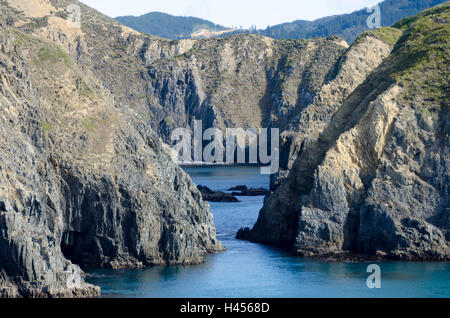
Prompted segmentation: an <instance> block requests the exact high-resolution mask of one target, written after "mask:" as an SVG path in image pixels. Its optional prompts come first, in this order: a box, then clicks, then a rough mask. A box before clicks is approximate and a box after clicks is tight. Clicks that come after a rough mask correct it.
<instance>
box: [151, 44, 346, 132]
mask: <svg viewBox="0 0 450 318" xmlns="http://www.w3.org/2000/svg"><path fill="white" fill-rule="evenodd" d="M345 48H346V44H345V42H344V43H341V41H340V40H339V39H334V38H332V39H328V40H325V39H319V40H311V41H275V40H272V39H269V38H264V37H260V36H254V35H241V36H232V37H228V38H225V39H211V40H204V41H198V42H195V44H194V45H193V46H192V48H191V49H190V50H189V51H187V52H186V53H185V54H183V55H180V56H177V57H175V58H172V59H166V60H164V61H158V62H157V63H151V64H148V67H149V75H150V77H151V82H152V89H153V94H154V95H155V96H157V97H158V104H157V105H158V107H159V108H160V109H165V110H170V111H169V112H168V113H167V118H166V119H167V120H169V122H171V123H172V125H174V126H176V127H186V126H187V127H189V126H190V125H191V121H192V119H193V118H197V119H202V120H203V121H204V123H205V126H206V127H212V126H215V127H219V128H225V127H243V128H248V127H269V126H273V127H280V128H281V129H283V128H284V127H285V126H286V125H287V123H288V122H289V121H290V120H291V119H292V118H293V117H295V116H296V115H297V114H298V112H299V111H300V110H301V109H302V108H303V107H305V106H306V105H308V104H309V103H310V102H311V99H312V98H313V96H315V94H316V93H317V91H318V90H319V88H320V87H321V86H322V85H323V83H324V82H325V81H326V79H327V76H328V75H329V72H331V71H332V69H333V66H334V65H335V63H336V61H337V60H338V58H339V56H340V55H341V54H342V53H343V52H344V50H345ZM162 134H163V135H164V133H162Z"/></svg>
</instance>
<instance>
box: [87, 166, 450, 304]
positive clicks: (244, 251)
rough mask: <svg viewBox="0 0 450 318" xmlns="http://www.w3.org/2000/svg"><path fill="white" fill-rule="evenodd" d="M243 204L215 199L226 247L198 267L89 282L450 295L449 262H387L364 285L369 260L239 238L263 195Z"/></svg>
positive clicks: (139, 288)
mask: <svg viewBox="0 0 450 318" xmlns="http://www.w3.org/2000/svg"><path fill="white" fill-rule="evenodd" d="M185 169H186V171H187V172H188V173H189V174H190V175H191V176H192V178H193V180H194V182H195V183H196V184H197V185H199V184H202V185H206V186H208V187H210V188H211V189H214V190H221V191H225V190H227V189H228V188H230V187H233V186H236V185H241V184H245V185H247V186H249V187H264V188H268V186H269V178H268V176H262V175H260V174H259V168H256V167H190V168H185ZM239 199H240V200H241V202H239V203H211V204H210V205H211V211H212V213H213V215H214V221H215V224H216V228H217V236H218V238H219V240H221V241H222V242H223V244H224V245H225V246H226V247H227V251H226V252H224V253H220V254H214V255H209V256H208V257H207V258H206V262H205V263H204V264H201V265H196V266H172V267H149V268H146V269H143V270H107V269H101V270H88V271H87V272H88V273H89V274H90V276H89V277H88V278H87V280H88V282H90V283H92V284H96V285H99V286H101V287H102V291H103V296H104V297H177V298H178V297H193V298H196V297H234V298H238V297H255V298H259V297H267V298H270V297H274V298H276V297H292V298H294V297H306V298H308V297H450V265H449V264H446V263H407V262H384V263H381V264H379V265H380V266H381V279H382V281H381V289H369V288H367V286H366V279H367V277H368V275H369V274H368V273H366V270H367V266H368V264H367V263H365V264H362V263H349V264H348V263H345V264H340V263H327V262H324V261H317V260H311V259H305V258H300V257H294V256H292V255H291V253H289V251H285V250H281V249H277V248H275V247H271V246H265V245H261V244H254V243H250V242H247V241H240V240H236V239H235V234H236V231H237V230H238V229H239V228H241V227H251V226H253V224H254V223H255V222H256V219H257V217H258V213H259V210H260V208H261V207H262V204H263V200H264V198H263V197H239Z"/></svg>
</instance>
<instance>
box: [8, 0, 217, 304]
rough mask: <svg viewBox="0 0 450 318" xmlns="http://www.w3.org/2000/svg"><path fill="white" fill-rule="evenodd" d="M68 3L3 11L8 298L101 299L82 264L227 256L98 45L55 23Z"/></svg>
mask: <svg viewBox="0 0 450 318" xmlns="http://www.w3.org/2000/svg"><path fill="white" fill-rule="evenodd" d="M67 3H68V2H64V1H61V2H59V1H45V0H43V1H39V2H35V1H14V2H13V1H11V2H8V3H5V2H4V1H2V2H1V7H2V11H1V14H0V24H1V27H0V105H1V107H0V158H1V159H0V297H92V296H98V295H99V294H100V289H99V288H98V287H95V286H92V285H89V284H87V283H85V282H84V279H83V277H82V275H83V274H82V272H81V270H80V267H79V265H86V266H96V267H111V268H130V267H141V266H146V265H154V264H156V265H166V264H193V263H200V262H202V261H203V258H204V256H205V255H206V254H207V253H213V252H218V251H222V250H223V247H222V246H221V244H220V242H218V241H217V240H216V234H215V227H214V224H213V219H212V215H211V213H210V211H209V206H208V204H207V203H205V202H203V201H202V199H201V195H200V193H199V192H198V190H197V189H196V187H195V185H194V184H193V183H192V181H191V180H190V178H189V177H188V176H187V175H186V174H185V173H184V172H183V170H182V169H181V168H179V167H178V166H176V165H175V164H174V163H173V162H172V160H171V157H170V151H169V148H168V147H167V146H166V145H164V144H163V143H162V142H161V141H160V139H159V138H158V136H157V135H156V134H155V133H154V132H153V131H152V130H151V129H150V128H149V126H148V125H147V124H146V122H145V121H143V120H142V117H141V116H140V114H139V113H138V111H139V110H135V109H133V108H131V107H130V106H129V105H127V104H123V103H121V102H120V101H117V100H116V99H115V98H114V93H112V92H111V90H110V89H109V88H108V87H106V86H105V84H104V83H103V82H102V80H101V79H99V77H98V73H97V72H96V71H97V70H96V69H95V65H92V64H91V63H90V62H89V59H88V58H84V57H83V54H82V53H80V54H78V53H77V52H84V51H83V50H87V51H88V50H90V49H93V50H94V48H92V47H90V46H89V45H90V44H89V43H88V42H87V41H85V40H84V37H83V35H82V34H81V33H80V32H81V31H80V30H71V29H67V30H65V27H66V24H65V21H64V19H62V18H57V17H56V16H54V15H55V14H58V13H57V10H56V8H55V7H54V6H53V5H56V4H59V5H66V4H67ZM13 6H14V7H15V9H14V8H13ZM17 9H18V10H21V11H22V13H20V12H19V11H17ZM49 10H52V11H53V16H52V17H50V18H49V17H47V18H46V19H44V20H45V21H44V22H42V21H41V20H40V19H42V17H43V16H47V15H48V14H49ZM89 12H90V13H89ZM92 12H93V11H86V13H87V15H86V17H85V18H86V19H87V21H90V24H89V23H88V24H87V25H88V26H90V27H94V26H96V25H97V26H98V24H96V23H97V22H98V21H97V22H95V21H96V20H95V19H94V20H93V18H92V17H90V16H89V14H91V15H92V16H93V17H101V19H105V20H107V19H106V18H104V17H102V16H100V15H99V14H97V13H95V12H94V13H92ZM61 15H62V13H61ZM63 21H64V23H62V22H63ZM92 21H93V22H92ZM100 21H101V20H100ZM98 23H99V24H100V25H101V22H98ZM41 26H43V27H42V28H41ZM93 32H94V31H93ZM130 32H131V31H130ZM90 34H91V36H93V35H92V33H90ZM62 44H65V45H62ZM124 70H125V68H124ZM104 72H106V71H104ZM117 80H118V81H119V80H120V78H118V79H117ZM123 85H125V84H123Z"/></svg>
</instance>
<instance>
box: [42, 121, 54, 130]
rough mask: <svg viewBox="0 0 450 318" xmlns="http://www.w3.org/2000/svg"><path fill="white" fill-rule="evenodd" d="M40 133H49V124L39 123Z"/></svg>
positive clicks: (50, 127)
mask: <svg viewBox="0 0 450 318" xmlns="http://www.w3.org/2000/svg"><path fill="white" fill-rule="evenodd" d="M41 126H42V131H43V132H44V133H46V132H49V131H50V130H51V129H52V126H50V124H49V123H47V122H46V121H45V120H42V121H41Z"/></svg>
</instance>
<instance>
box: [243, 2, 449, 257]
mask: <svg viewBox="0 0 450 318" xmlns="http://www.w3.org/2000/svg"><path fill="white" fill-rule="evenodd" d="M449 22H450V5H448V4H445V5H442V6H438V7H436V8H433V9H431V10H429V11H426V12H424V13H422V14H420V15H419V16H417V17H414V18H410V19H406V20H404V21H402V22H400V23H399V24H397V25H395V26H394V28H385V29H380V30H376V31H371V32H369V33H366V34H364V35H362V36H361V37H360V38H359V39H358V40H357V41H356V42H355V44H354V45H353V46H352V47H351V48H350V49H349V50H348V52H347V53H346V54H345V55H344V58H343V59H342V60H341V63H340V67H339V69H338V72H337V75H336V77H335V78H334V80H332V81H330V82H329V83H328V84H327V85H325V86H324V87H323V88H322V90H321V91H320V92H319V93H318V95H317V96H316V98H315V99H314V101H313V103H312V104H311V105H310V106H308V107H307V108H306V109H305V110H304V111H302V112H301V113H300V114H299V116H298V117H297V118H296V119H295V120H294V121H293V122H292V123H291V127H290V128H289V131H287V132H285V134H284V136H285V138H290V140H291V142H288V143H286V144H285V145H284V147H285V148H284V149H287V150H288V153H289V156H288V158H287V160H286V161H285V168H286V170H285V171H286V172H285V174H284V175H281V174H280V176H278V178H274V182H273V184H272V188H273V190H275V191H274V193H273V194H272V195H271V196H269V197H268V198H267V199H266V201H265V204H264V207H263V209H262V210H261V212H260V215H259V218H258V221H257V223H256V224H255V226H254V227H253V229H252V230H248V229H247V230H241V231H240V232H239V233H238V236H239V237H240V238H245V239H249V240H252V241H257V242H267V243H274V244H283V245H287V246H290V247H292V249H293V251H294V252H295V253H297V254H299V255H304V256H329V255H342V254H343V253H361V254H364V255H369V256H370V255H373V256H379V257H387V258H393V259H402V260H449V259H450V247H449V239H450V236H449V229H450V227H449V219H450V213H449V186H448V185H449V184H450V182H449V181H450V174H449V171H450V156H449V147H450V139H449V122H448V120H449V99H448V87H447V88H445V87H446V85H448V82H447V81H446V78H447V77H448V73H449V60H448V54H447V55H445V54H444V55H442V54H441V53H440V52H447V51H448V50H449V41H448V34H449V31H450V27H449ZM382 42H384V43H382ZM391 50H392V52H391ZM432 57H433V58H432ZM425 61H430V62H425Z"/></svg>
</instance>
